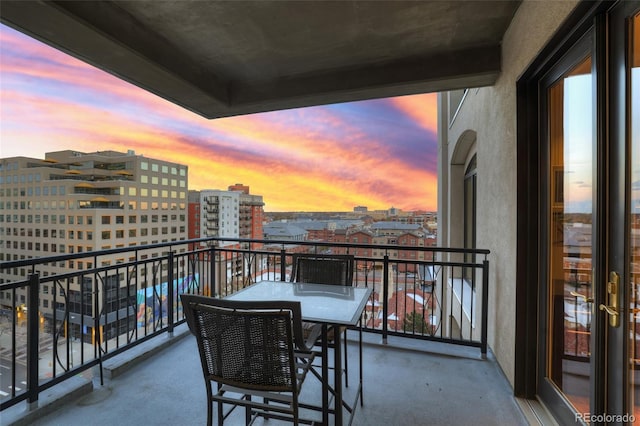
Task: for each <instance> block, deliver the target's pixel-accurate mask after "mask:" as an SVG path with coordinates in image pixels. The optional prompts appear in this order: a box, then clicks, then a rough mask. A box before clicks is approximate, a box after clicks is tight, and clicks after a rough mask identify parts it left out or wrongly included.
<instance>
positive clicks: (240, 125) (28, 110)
mask: <svg viewBox="0 0 640 426" xmlns="http://www.w3.org/2000/svg"><path fill="white" fill-rule="evenodd" d="M0 89H1V92H0V118H1V121H0V157H13V156H27V157H35V158H44V154H45V152H50V151H58V150H65V149H72V150H76V151H83V152H93V151H97V150H115V151H121V152H126V151H127V150H129V149H132V150H135V152H136V154H142V155H144V156H146V157H151V158H158V159H163V160H169V161H174V162H178V163H181V164H186V165H188V166H189V189H227V187H228V186H229V185H232V184H235V183H242V184H244V185H248V186H250V188H251V193H252V194H258V195H262V196H263V197H264V201H265V210H266V211H351V210H353V207H354V206H367V207H369V209H370V210H376V209H388V208H390V207H392V206H393V207H396V208H401V209H403V210H434V211H435V210H436V209H437V205H436V202H437V201H436V197H437V196H436V191H437V183H436V179H437V151H438V149H437V114H436V95H435V94H424V95H415V96H404V97H398V98H390V99H381V100H374V101H363V102H353V103H347V104H337V105H329V106H318V107H309V108H301V109H294V110H286V111H278V112H269V113H262V114H253V115H247V116H241V117H231V118H221V119H216V120H207V119H204V118H202V117H200V116H198V115H196V114H194V113H192V112H190V111H187V110H185V109H183V108H181V107H179V106H177V105H174V104H171V103H170V102H168V101H165V100H164V99H161V98H159V97H157V96H156V95H153V94H151V93H148V92H146V91H144V90H142V89H140V88H138V87H136V86H133V85H131V84H129V83H125V82H123V81H121V80H119V79H117V78H116V77H113V76H111V75H110V74H107V73H105V72H102V71H100V70H98V69H96V68H93V67H92V66H90V65H87V64H85V63H83V62H80V61H78V60H76V59H74V58H72V57H70V56H68V55H66V54H64V53H61V52H59V51H57V50H55V49H53V48H50V47H48V46H46V45H44V44H42V43H40V42H38V41H35V40H33V39H31V38H30V37H28V36H25V35H23V34H21V33H19V32H17V31H15V30H13V29H10V28H9V27H6V26H3V25H0Z"/></svg>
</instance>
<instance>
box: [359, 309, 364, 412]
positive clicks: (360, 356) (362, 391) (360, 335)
mask: <svg viewBox="0 0 640 426" xmlns="http://www.w3.org/2000/svg"><path fill="white" fill-rule="evenodd" d="M358 350H359V352H360V354H359V359H360V362H359V364H360V365H359V370H360V406H361V407H363V406H364V387H363V386H362V319H361V320H360V325H359V326H358Z"/></svg>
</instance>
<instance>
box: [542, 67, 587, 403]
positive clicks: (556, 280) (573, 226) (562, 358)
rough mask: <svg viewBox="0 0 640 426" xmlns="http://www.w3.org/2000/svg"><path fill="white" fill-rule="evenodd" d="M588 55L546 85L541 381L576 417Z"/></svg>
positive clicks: (583, 372) (583, 325) (583, 344)
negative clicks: (544, 327)
mask: <svg viewBox="0 0 640 426" xmlns="http://www.w3.org/2000/svg"><path fill="white" fill-rule="evenodd" d="M592 87H593V85H592V74H591V57H590V56H589V57H586V58H583V59H582V60H580V61H579V62H578V63H577V64H576V65H574V66H573V67H572V68H570V70H569V71H568V72H566V73H564V74H563V75H562V76H561V77H560V78H559V79H557V80H556V81H555V82H554V83H553V84H552V85H551V86H550V87H549V88H548V93H547V95H548V105H547V106H548V135H549V142H550V144H549V146H550V152H549V164H550V168H549V173H550V176H549V181H548V182H549V191H548V193H549V197H550V199H549V206H550V218H549V225H550V226H549V228H548V229H549V231H548V232H549V235H548V242H549V243H548V244H549V247H548V250H549V251H548V253H549V283H548V295H547V313H548V318H547V323H548V325H549V333H548V340H547V342H546V343H547V362H546V369H547V371H546V377H547V378H548V379H549V380H550V381H551V383H552V384H553V385H554V386H555V387H556V389H557V390H558V391H559V392H560V393H561V394H562V395H564V397H565V398H566V399H567V400H568V401H569V402H570V403H571V404H572V405H573V408H574V409H575V411H576V412H578V413H587V412H589V402H590V401H589V397H590V394H591V382H590V380H589V371H590V360H591V347H590V337H591V336H590V334H591V312H592V301H593V299H592V298H593V282H592V274H591V271H592V242H593V236H592V226H593V222H592V218H593V200H594V193H593V191H594V186H593V164H594V163H593V158H592V157H593V143H594V141H593V127H592V123H593V91H592Z"/></svg>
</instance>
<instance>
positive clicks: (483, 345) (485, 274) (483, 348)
mask: <svg viewBox="0 0 640 426" xmlns="http://www.w3.org/2000/svg"><path fill="white" fill-rule="evenodd" d="M488 304H489V261H488V260H487V259H485V260H484V261H483V262H482V334H481V337H480V352H481V353H482V357H483V358H486V357H487V318H488V316H489V306H488Z"/></svg>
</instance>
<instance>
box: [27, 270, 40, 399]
mask: <svg viewBox="0 0 640 426" xmlns="http://www.w3.org/2000/svg"><path fill="white" fill-rule="evenodd" d="M39 294H40V279H39V276H38V274H32V275H30V276H29V285H28V290H27V300H28V304H27V393H28V395H29V396H28V399H27V401H28V402H29V403H30V404H33V403H35V402H37V401H38V375H39V371H38V367H39V364H40V362H39V361H38V360H39V354H38V352H39V349H40V348H39V346H40V345H39V342H40V333H39V331H38V311H39V306H38V302H39Z"/></svg>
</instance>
